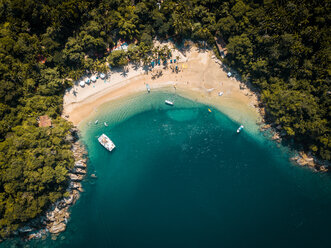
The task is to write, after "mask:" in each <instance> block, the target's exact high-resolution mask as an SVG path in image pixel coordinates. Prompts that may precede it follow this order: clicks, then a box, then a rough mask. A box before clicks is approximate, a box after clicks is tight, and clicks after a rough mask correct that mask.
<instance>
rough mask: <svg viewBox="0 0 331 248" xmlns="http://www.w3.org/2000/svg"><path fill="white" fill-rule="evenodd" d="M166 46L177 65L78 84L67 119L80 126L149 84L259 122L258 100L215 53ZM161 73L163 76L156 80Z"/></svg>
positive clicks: (68, 99)
mask: <svg viewBox="0 0 331 248" xmlns="http://www.w3.org/2000/svg"><path fill="white" fill-rule="evenodd" d="M164 44H167V45H168V47H171V48H172V58H173V59H174V58H177V63H176V64H175V65H174V64H170V63H168V65H167V67H165V66H163V65H160V66H156V67H155V68H154V69H153V70H152V71H148V72H146V71H145V70H144V69H143V67H142V66H140V67H135V66H134V65H129V66H128V69H127V70H126V71H124V70H112V71H111V72H110V74H109V75H108V77H107V78H106V79H105V80H102V79H100V78H99V79H97V81H96V82H95V83H90V84H87V85H85V87H80V86H79V84H78V83H79V81H78V82H76V83H75V85H74V86H73V87H72V88H71V89H68V90H67V92H66V94H65V96H64V103H63V105H64V110H63V117H64V118H66V119H68V120H69V121H71V122H73V124H75V125H78V124H79V123H80V122H81V121H82V120H83V119H85V118H87V117H88V116H89V115H90V114H92V113H94V112H95V111H97V108H98V107H99V106H100V105H101V104H103V103H106V102H109V101H112V100H115V99H119V98H123V97H127V96H130V95H133V94H137V93H139V92H146V84H149V85H150V87H151V91H152V92H153V90H156V89H166V90H168V91H169V90H170V91H173V92H174V93H177V94H179V95H181V96H184V97H187V98H190V99H192V100H195V101H199V102H202V103H205V104H208V105H213V106H215V107H216V108H218V109H219V110H221V111H223V112H225V114H227V115H229V116H230V117H231V118H232V119H234V120H237V121H240V120H242V119H243V118H244V116H245V115H250V116H251V117H253V118H254V119H256V120H258V119H259V114H258V111H257V109H256V108H255V107H254V106H255V105H256V104H257V97H256V96H255V95H254V94H253V93H252V92H251V91H250V90H249V89H247V88H246V89H240V84H241V83H240V82H239V81H238V80H236V79H235V78H234V77H228V76H227V72H226V71H225V70H223V68H222V63H221V61H220V60H218V59H217V58H216V57H215V56H214V55H213V52H212V51H210V50H200V49H198V48H197V47H195V46H190V48H189V49H186V50H185V51H179V50H177V49H175V47H174V45H173V44H171V43H164ZM164 44H161V46H162V45H164ZM158 45H160V44H158ZM178 58H179V59H178ZM176 65H177V66H178V68H179V72H178V73H176V71H173V70H172V67H174V66H176ZM160 70H161V71H162V75H160V76H158V77H155V76H154V77H153V75H155V73H156V71H158V72H160ZM84 79H85V78H83V80H84ZM219 92H223V95H222V96H219Z"/></svg>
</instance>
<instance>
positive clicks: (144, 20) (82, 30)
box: [0, 0, 331, 237]
mask: <svg viewBox="0 0 331 248" xmlns="http://www.w3.org/2000/svg"><path fill="white" fill-rule="evenodd" d="M330 3H331V2H330V1H329V0H301V1H295V0H292V1H291V0H290V1H284V0H265V1H262V0H255V1H254V0H182V1H180V0H177V1H175V0H164V1H156V0H141V1H138V0H136V1H135V0H98V1H92V0H66V1H63V0H50V1H42V0H1V1H0V117H1V120H0V237H7V236H8V235H10V234H11V233H12V232H13V231H14V230H16V229H17V228H18V227H19V226H20V225H21V224H22V223H24V222H26V221H27V220H29V219H31V218H34V217H36V216H37V215H39V214H40V213H42V211H43V210H45V209H46V208H47V206H49V205H50V204H51V203H52V202H55V201H56V200H57V199H59V198H60V197H62V196H63V195H65V194H66V193H65V192H66V187H67V184H68V177H67V173H68V171H69V170H70V169H71V168H72V166H73V163H74V161H73V156H72V152H71V150H70V148H71V144H70V142H69V141H68V139H67V135H68V134H69V130H70V129H71V128H72V125H71V124H70V123H68V122H66V121H65V120H64V119H62V118H61V117H60V115H61V111H62V98H63V94H64V91H65V89H66V88H68V87H70V86H71V85H72V82H73V80H76V79H78V78H79V77H80V76H81V75H83V74H84V73H85V72H86V70H88V71H92V72H93V71H107V70H108V69H109V68H108V67H107V66H106V64H105V62H106V61H108V62H109V64H110V65H112V66H123V65H126V64H127V63H128V61H129V60H130V61H132V62H134V61H137V62H138V61H142V62H146V61H148V54H149V53H150V52H151V51H152V41H153V39H154V38H158V39H168V38H171V39H173V40H174V41H175V42H177V43H180V42H181V41H182V40H183V39H191V40H194V41H201V40H205V41H207V42H208V44H209V45H210V46H211V47H213V46H215V44H214V36H215V35H217V36H221V37H223V39H224V41H225V42H226V43H227V51H228V54H227V56H226V57H225V58H224V63H226V64H227V65H229V66H230V67H232V68H235V69H236V70H237V71H238V72H239V73H240V75H241V76H242V78H243V80H244V81H250V82H252V83H253V84H254V85H255V86H256V87H257V89H258V91H259V93H260V95H261V99H262V102H263V104H264V105H265V107H266V110H267V117H268V119H269V120H270V121H272V122H273V123H276V125H280V126H281V128H282V130H283V132H284V133H285V135H286V136H287V137H288V138H289V139H292V140H295V141H296V144H300V145H301V146H302V147H303V148H304V149H306V150H309V151H311V152H313V153H314V154H315V155H317V156H318V157H321V158H322V159H325V160H330V156H331V153H330V146H331V142H330V115H331V109H330V101H331V100H330V95H331V88H330V79H329V76H330V73H331V68H330V56H331V53H330V49H331V46H330V44H331V43H330V39H331V34H330V15H331V11H330ZM119 39H121V40H125V41H127V42H128V43H136V44H137V46H130V48H129V51H128V52H127V53H124V52H121V51H119V52H115V53H109V51H110V49H111V48H112V47H113V46H115V45H116V42H117V41H118V40H119ZM42 115H48V116H49V117H50V118H51V119H52V126H51V127H39V126H38V121H37V118H38V117H39V116H42Z"/></svg>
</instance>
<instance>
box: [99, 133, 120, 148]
mask: <svg viewBox="0 0 331 248" xmlns="http://www.w3.org/2000/svg"><path fill="white" fill-rule="evenodd" d="M98 141H99V143H100V144H101V145H102V146H103V147H104V148H106V149H107V150H108V151H110V152H111V151H112V150H113V149H114V148H115V147H116V146H115V144H114V143H113V141H111V140H110V139H109V138H108V136H107V135H105V134H104V133H103V134H102V135H101V136H100V137H99V138H98Z"/></svg>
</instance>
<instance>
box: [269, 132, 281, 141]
mask: <svg viewBox="0 0 331 248" xmlns="http://www.w3.org/2000/svg"><path fill="white" fill-rule="evenodd" d="M271 139H272V140H276V141H277V142H280V141H281V138H280V135H279V133H275V134H274V135H273V136H272V137H271Z"/></svg>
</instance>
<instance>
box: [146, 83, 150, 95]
mask: <svg viewBox="0 0 331 248" xmlns="http://www.w3.org/2000/svg"><path fill="white" fill-rule="evenodd" d="M146 89H147V92H148V93H150V92H151V87H150V86H149V84H146Z"/></svg>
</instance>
